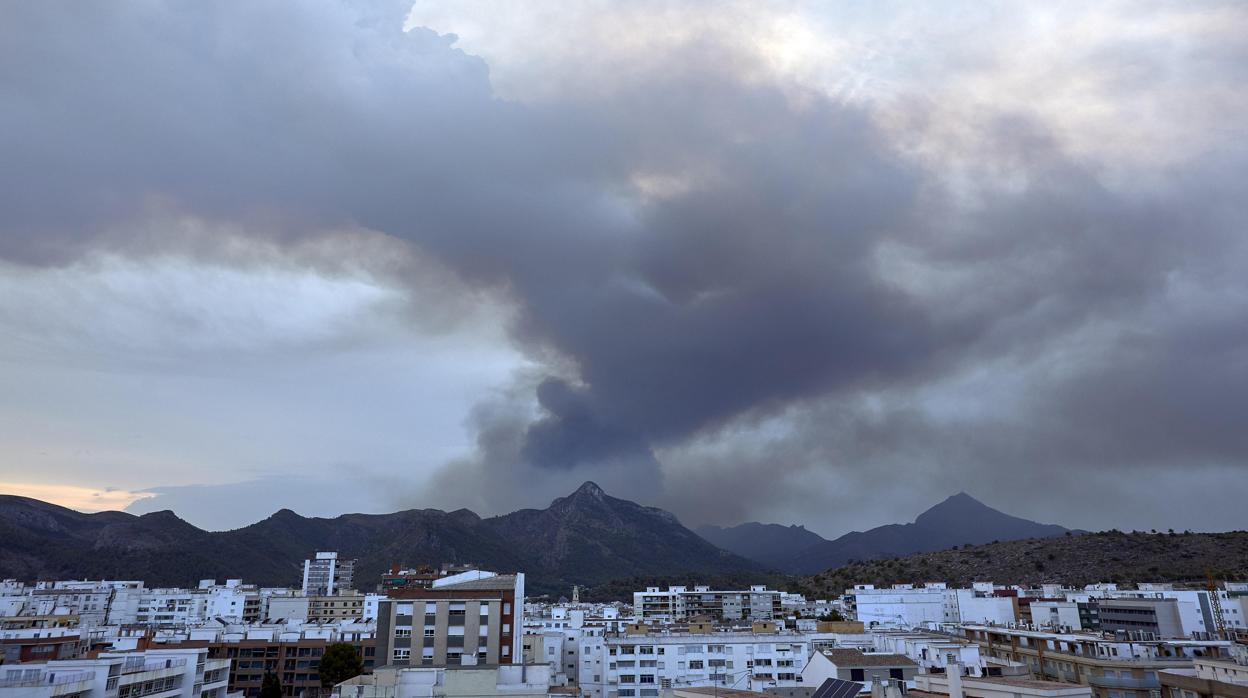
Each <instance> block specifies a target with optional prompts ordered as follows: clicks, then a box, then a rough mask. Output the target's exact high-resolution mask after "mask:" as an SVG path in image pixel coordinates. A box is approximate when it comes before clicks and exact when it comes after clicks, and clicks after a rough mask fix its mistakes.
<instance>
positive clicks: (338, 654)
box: [260, 642, 364, 698]
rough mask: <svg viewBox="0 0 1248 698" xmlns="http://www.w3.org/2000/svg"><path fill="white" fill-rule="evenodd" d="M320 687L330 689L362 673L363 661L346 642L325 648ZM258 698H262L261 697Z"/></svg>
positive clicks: (322, 658)
mask: <svg viewBox="0 0 1248 698" xmlns="http://www.w3.org/2000/svg"><path fill="white" fill-rule="evenodd" d="M320 672H321V685H322V686H324V687H325V688H330V687H332V686H335V685H337V684H340V683H342V682H343V681H346V680H347V679H353V678H355V677H357V676H359V675H360V674H363V673H364V661H363V660H361V659H360V655H359V654H357V653H356V651H355V647H353V646H351V645H350V644H348V643H346V642H335V643H334V644H332V645H330V646H328V647H326V648H325V655H324V656H322V657H321V667H320ZM260 698H264V696H261V697H260Z"/></svg>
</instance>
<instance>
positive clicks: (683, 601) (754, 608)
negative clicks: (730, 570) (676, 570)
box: [633, 584, 785, 623]
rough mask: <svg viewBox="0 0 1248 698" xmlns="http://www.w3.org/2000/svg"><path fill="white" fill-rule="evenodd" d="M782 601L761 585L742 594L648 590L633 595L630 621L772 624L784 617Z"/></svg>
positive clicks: (707, 589) (685, 589)
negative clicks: (699, 619) (710, 620)
mask: <svg viewBox="0 0 1248 698" xmlns="http://www.w3.org/2000/svg"><path fill="white" fill-rule="evenodd" d="M781 597H782V593H781V592H779V591H773V590H769V589H768V588H767V587H766V586H763V585H761V584H760V585H754V586H751V587H750V588H749V589H748V590H745V591H715V590H712V589H711V588H710V587H707V586H695V587H694V588H693V589H689V588H688V587H683V586H673V587H668V588H667V590H666V591H664V590H662V589H660V588H659V587H647V588H646V590H645V591H638V592H634V593H633V617H634V618H636V619H637V621H638V622H642V623H675V622H678V621H683V620H687V619H689V618H697V617H702V616H705V617H709V618H713V619H715V620H722V621H734V620H772V619H775V618H781V617H783V616H784V615H785V612H784V607H783V605H782V603H781Z"/></svg>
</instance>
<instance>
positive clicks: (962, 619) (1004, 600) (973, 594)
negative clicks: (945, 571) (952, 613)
mask: <svg viewBox="0 0 1248 698" xmlns="http://www.w3.org/2000/svg"><path fill="white" fill-rule="evenodd" d="M954 593H955V594H956V595H957V618H958V620H957V622H959V623H994V624H996V625H1005V624H1007V623H1014V622H1017V621H1018V614H1017V612H1016V610H1015V609H1016V606H1015V603H1016V601H1017V599H1016V598H1015V597H1013V596H990V595H987V594H985V593H983V592H978V591H975V590H972V589H956V590H954Z"/></svg>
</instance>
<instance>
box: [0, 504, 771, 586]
mask: <svg viewBox="0 0 1248 698" xmlns="http://www.w3.org/2000/svg"><path fill="white" fill-rule="evenodd" d="M316 550H337V551H339V552H340V553H341V554H343V555H344V556H346V557H350V558H356V559H358V560H359V563H358V565H357V567H356V583H357V585H358V586H359V587H360V588H361V589H371V588H372V585H373V584H374V583H375V582H376V581H379V580H380V575H381V574H382V572H383V571H385V570H387V569H389V567H390V566H391V565H392V564H408V565H415V564H418V563H424V562H429V563H434V564H436V563H440V562H468V563H476V564H480V565H482V566H483V567H485V568H487V569H495V570H498V571H517V570H519V571H523V572H525V573H526V574H527V577H528V588H529V590H530V592H531V593H543V592H552V593H563V592H566V591H567V590H568V589H570V587H571V585H572V584H596V583H600V582H605V581H607V580H611V579H616V578H623V577H629V576H633V575H639V574H642V575H676V574H685V573H702V574H719V573H731V572H740V571H748V570H758V569H759V565H758V564H757V563H755V562H752V561H750V560H747V559H745V558H742V557H739V556H737V555H733V554H732V553H729V552H726V551H723V550H720V549H719V548H716V547H715V546H714V545H712V544H710V543H708V542H707V541H705V540H703V539H702V538H701V537H699V536H698V535H697V534H696V533H694V532H693V531H691V530H689V529H687V528H685V527H684V526H683V525H681V523H680V521H679V520H678V519H677V518H676V517H675V516H673V515H672V514H671V513H669V512H666V511H663V510H662V509H656V508H653V507H645V506H642V505H640V504H635V503H633V502H630V501H627V500H623V499H617V498H615V497H611V496H609V495H608V494H606V493H605V492H604V491H603V490H602V488H601V487H599V486H598V485H596V484H594V483H592V482H586V483H585V484H583V485H581V487H579V488H578V489H577V490H576V491H575V492H573V493H571V494H569V495H568V496H566V497H560V498H558V499H556V500H554V501H553V502H552V503H551V505H550V506H549V507H548V508H546V509H522V510H520V511H516V512H512V513H510V514H505V515H503V516H495V517H491V518H485V519H483V518H481V517H480V516H477V515H476V514H475V513H473V512H471V511H469V510H467V509H460V510H457V511H452V512H445V511H441V510H438V509H410V510H407V511H399V512H395V513H393V514H344V515H342V516H338V517H335V518H332V519H323V518H310V517H304V516H300V515H299V514H296V513H295V512H293V511H291V510H289V509H281V510H279V511H277V512H275V513H274V514H273V515H272V516H270V517H268V518H266V519H264V520H262V521H258V522H256V523H254V524H251V525H250V526H246V527H244V528H240V529H237V530H233V531H222V532H208V531H203V530H200V529H198V528H196V527H195V526H192V525H191V524H189V523H187V522H185V521H183V520H181V519H179V518H178V517H177V516H176V515H174V513H173V512H170V511H158V512H153V513H150V514H144V515H142V516H135V515H133V514H127V513H124V512H116V511H109V512H101V513H98V514H83V513H81V512H77V511H74V510H72V509H66V508H64V507H59V506H56V505H54V504H48V503H47V502H41V501H39V500H35V499H27V498H25V497H15V496H7V495H0V578H6V577H13V578H18V579H26V580H33V579H71V578H109V579H142V580H144V581H146V582H148V583H149V584H153V585H167V586H194V584H195V582H197V581H198V580H199V579H201V578H210V577H212V578H216V579H226V578H239V577H241V578H243V579H245V580H246V581H248V582H256V583H259V584H266V585H291V584H297V583H298V581H299V577H300V574H301V571H302V561H303V560H304V558H306V557H307V556H308V555H310V554H311V553H312V552H313V551H316Z"/></svg>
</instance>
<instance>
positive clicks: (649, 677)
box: [637, 674, 654, 683]
mask: <svg viewBox="0 0 1248 698" xmlns="http://www.w3.org/2000/svg"><path fill="white" fill-rule="evenodd" d="M637 678H638V681H637V683H654V674H642V675H641V676H639V677H637Z"/></svg>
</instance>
